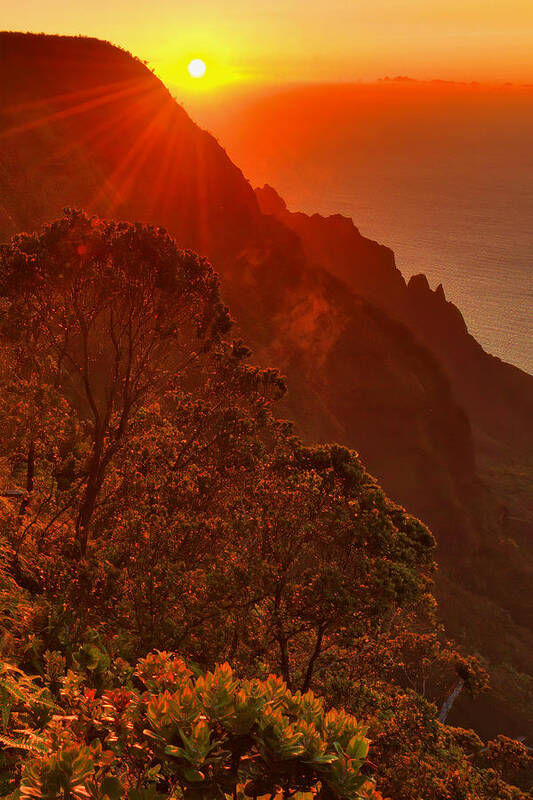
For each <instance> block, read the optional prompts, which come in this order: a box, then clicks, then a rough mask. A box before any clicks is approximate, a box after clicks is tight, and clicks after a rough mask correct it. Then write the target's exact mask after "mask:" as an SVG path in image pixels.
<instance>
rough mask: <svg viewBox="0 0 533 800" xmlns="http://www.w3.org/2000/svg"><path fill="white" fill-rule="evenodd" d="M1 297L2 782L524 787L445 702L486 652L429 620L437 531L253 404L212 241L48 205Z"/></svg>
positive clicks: (343, 459) (328, 450)
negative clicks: (59, 214) (208, 254)
mask: <svg viewBox="0 0 533 800" xmlns="http://www.w3.org/2000/svg"><path fill="white" fill-rule="evenodd" d="M0 298H1V304H2V315H1V318H0V346H1V348H2V361H1V364H2V368H1V369H2V371H1V375H0V378H1V384H2V386H1V395H0V404H1V411H2V419H3V422H4V437H3V440H2V445H1V447H2V451H1V454H0V455H1V458H2V471H3V478H4V483H5V486H6V492H5V493H4V504H3V506H2V508H1V514H0V524H1V531H0V533H1V538H0V543H1V547H2V570H1V572H0V624H1V626H2V631H1V633H2V652H1V655H2V657H3V658H4V659H5V662H4V667H3V673H2V683H1V687H2V693H3V695H2V697H3V717H2V723H3V727H4V739H3V741H4V745H5V748H6V749H5V754H4V756H3V759H4V760H3V763H2V768H3V770H4V787H3V789H4V793H5V792H6V791H14V792H15V794H14V795H13V797H19V796H20V797H40V796H43V797H50V798H52V797H94V798H99V797H102V798H103V797H104V796H106V795H107V796H109V797H111V798H112V797H122V796H126V795H128V796H129V797H131V798H133V799H135V798H139V800H140V799H141V798H149V797H153V798H156V797H158V796H164V797H178V796H182V795H184V794H185V795H188V796H191V797H192V795H195V796H197V797H205V798H210V797H215V796H216V797H222V796H224V795H233V796H234V797H237V796H239V794H240V793H242V792H244V793H246V794H249V795H251V796H258V795H265V794H268V795H270V796H274V795H276V793H282V794H283V796H284V797H290V796H292V794H293V793H295V792H304V793H305V792H308V791H311V792H314V793H318V794H320V796H321V797H323V798H333V797H338V798H351V797H353V798H355V797H357V796H359V794H360V793H363V794H362V795H361V796H372V793H373V792H374V790H373V788H372V786H371V785H370V784H369V783H368V778H369V777H370V776H374V777H375V778H376V780H377V783H378V788H380V789H381V790H382V791H383V792H384V793H387V794H390V795H391V796H392V797H393V798H394V800H396V798H397V799H398V800H403V799H404V798H405V800H408V799H411V800H414V798H419V797H428V798H435V800H441V799H442V800H454V799H455V798H461V797H463V798H465V799H466V798H470V799H471V800H475V799H478V798H479V799H481V798H486V799H487V800H488V798H494V797H501V798H509V799H511V798H512V799H513V800H518V798H521V797H525V796H526V795H524V794H522V792H521V791H520V790H519V789H516V788H513V787H512V786H511V785H509V784H508V783H507V781H515V780H519V781H522V782H524V781H526V780H527V770H528V767H529V761H530V759H529V756H528V751H527V749H526V748H524V746H523V745H520V743H517V742H514V743H513V742H512V740H504V739H503V738H501V739H500V740H496V742H494V743H490V744H489V745H488V747H487V748H485V747H484V746H483V743H481V742H480V741H479V740H478V739H477V737H476V736H475V734H473V733H472V732H466V731H460V730H458V729H453V728H449V727H447V726H446V725H445V724H443V723H444V722H445V720H446V716H447V713H448V711H449V708H450V707H451V705H452V704H453V701H454V699H455V698H456V697H457V696H459V694H460V692H461V691H463V690H464V691H468V692H470V693H471V694H472V695H475V694H476V693H477V692H479V691H483V689H484V688H486V685H487V675H486V672H485V671H484V669H483V667H482V665H481V664H480V663H479V662H478V661H477V660H476V659H474V658H473V657H471V656H469V655H467V654H462V653H459V652H457V650H456V648H455V647H454V646H453V644H452V643H450V642H447V641H446V640H445V639H444V638H443V636H442V633H441V631H440V630H439V628H438V626H437V624H436V620H435V603H434V600H433V598H432V596H431V594H430V580H431V575H432V572H433V569H434V565H433V561H432V557H433V546H434V542H433V538H432V536H431V534H430V533H429V531H428V530H427V529H426V528H425V527H424V526H423V525H422V524H421V523H420V522H419V521H418V520H416V519H415V518H413V517H411V516H410V515H409V514H407V513H406V512H405V510H404V509H402V508H400V507H399V506H397V505H396V504H394V503H393V502H391V501H390V500H389V499H388V498H387V497H386V496H385V494H384V493H383V491H382V490H381V488H380V487H379V486H378V484H377V483H376V481H375V480H374V479H373V478H372V477H371V476H370V475H369V474H368V473H367V472H366V470H365V469H364V467H363V466H362V464H361V463H360V461H359V459H358V457H357V454H356V453H354V452H352V451H349V450H347V449H346V448H343V447H340V446H337V445H322V446H318V447H309V446H305V445H304V444H302V443H301V442H300V441H299V440H298V438H297V437H295V436H294V435H293V432H292V430H291V426H290V424H289V423H286V422H284V421H280V420H277V419H276V418H275V417H274V416H273V413H272V405H273V403H274V402H275V401H276V400H277V399H278V398H279V397H281V396H282V394H283V392H284V391H285V385H284V381H283V379H282V378H281V376H280V375H279V374H278V373H277V371H275V370H272V369H267V370H261V369H258V368H256V367H253V366H251V365H250V364H249V363H248V362H247V358H248V355H249V353H248V350H247V349H246V347H244V345H243V344H242V343H241V342H239V341H234V342H232V343H230V342H228V341H225V339H224V337H225V336H226V335H227V334H228V332H229V330H230V326H231V320H230V317H229V314H228V311H227V309H226V308H225V307H224V305H223V304H222V302H221V299H220V296H219V287H218V280H217V278H216V275H215V274H214V273H213V271H212V269H211V267H210V265H209V264H208V263H207V262H206V261H205V260H203V259H200V258H198V257H197V256H196V255H194V254H193V253H189V252H183V251H180V250H178V249H177V247H176V245H175V244H174V242H173V241H172V240H171V239H170V238H169V237H168V236H167V234H166V233H165V232H164V231H162V230H160V229H155V228H152V227H148V226H141V225H129V224H126V223H115V222H103V221H100V220H98V219H95V218H88V217H86V216H85V215H83V214H81V213H79V212H68V213H67V214H66V215H65V216H64V217H63V218H62V219H61V220H59V221H57V222H55V223H53V224H52V225H50V226H48V227H46V228H45V229H44V230H43V232H42V233H41V234H39V235H37V234H34V235H27V234H24V235H21V236H18V237H16V238H15V239H14V240H13V242H12V244H11V245H10V246H7V247H5V248H4V249H3V250H2V252H1V256H0ZM154 650H155V651H165V652H166V651H173V652H175V653H179V658H178V657H175V656H166V655H164V654H159V655H158V654H157V653H156V654H153V651H154ZM150 652H152V655H148V656H147V655H146V654H147V653H150ZM181 658H184V659H185V662H183V661H181V660H180V659H181ZM139 659H140V660H139ZM226 661H227V662H230V663H231V664H232V667H233V669H234V670H235V675H234V674H233V673H232V672H231V670H230V668H229V667H228V666H223V667H220V666H219V667H216V665H217V664H221V663H223V662H226ZM135 663H137V667H136V668H134V667H133V665H134V664H135ZM185 663H187V665H188V666H185ZM206 670H214V672H207V674H205V675H203V673H204V672H205V671H206ZM272 673H276V674H278V675H279V676H280V678H273V677H271V675H272ZM236 676H238V677H236ZM269 676H270V677H269ZM310 690H312V691H318V692H320V694H321V695H322V696H323V698H324V700H318V699H317V698H316V697H315V696H314V695H313V694H311V693H310ZM332 705H333V706H337V707H343V708H344V709H345V711H344V712H338V713H334V712H329V711H327V712H326V710H325V709H327V708H329V707H330V706H332ZM439 708H440V714H439ZM351 714H355V716H356V717H357V719H361V720H364V724H365V727H367V728H368V730H369V734H370V738H371V739H372V740H373V744H372V750H371V752H370V758H369V759H368V760H367V762H366V764H365V766H364V768H363V771H362V772H361V767H362V762H363V759H364V756H366V749H367V744H366V739H365V738H364V733H363V729H362V727H361V726H360V725H359V724H358V723H356V722H355V719H354V718H353V717H352V716H350V715H351ZM68 781H70V785H69V783H68ZM364 786H366V788H363V787H364ZM17 787H18V788H17ZM365 792H366V795H365ZM358 793H359V794H358Z"/></svg>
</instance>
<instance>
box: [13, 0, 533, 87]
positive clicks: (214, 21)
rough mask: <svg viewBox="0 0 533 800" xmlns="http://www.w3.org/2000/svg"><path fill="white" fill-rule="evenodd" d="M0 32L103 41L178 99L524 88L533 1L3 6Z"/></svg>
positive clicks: (51, 1)
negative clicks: (210, 93) (296, 90)
mask: <svg viewBox="0 0 533 800" xmlns="http://www.w3.org/2000/svg"><path fill="white" fill-rule="evenodd" d="M0 26H1V27H2V28H4V29H8V30H31V31H44V32H46V33H69V34H79V33H82V34H86V35H91V36H98V37H100V38H105V39H109V40H111V41H112V42H114V43H116V44H119V45H122V46H123V47H125V48H126V49H128V50H131V51H132V52H134V53H135V54H136V55H138V56H139V57H141V58H143V59H146V60H148V61H149V62H150V64H151V65H152V67H153V68H154V69H155V71H156V72H157V73H158V75H160V77H162V78H163V79H164V80H165V81H166V82H167V83H169V84H171V85H173V86H176V87H178V88H180V87H181V88H182V89H183V91H184V94H187V92H189V91H191V90H192V91H195V92H196V91H205V90H206V89H207V90H209V89H213V88H216V87H218V86H221V85H225V84H226V85H228V84H235V83H246V82H253V83H269V84H272V83H284V82H288V83H290V82H301V81H312V82H316V81H354V80H355V81H357V80H369V79H370V80H372V79H375V78H377V77H380V76H383V75H387V74H390V75H398V74H402V75H410V76H413V77H417V78H435V77H438V78H445V79H454V80H480V81H494V80H496V81H518V82H526V83H529V82H533V58H532V53H533V0H370V2H369V0H189V1H188V2H185V0H91V2H86V3H85V2H83V3H82V2H78V0H0ZM0 55H1V54H0ZM197 56H198V57H201V58H203V59H204V60H205V61H206V63H207V65H208V73H207V76H206V78H205V79H202V81H196V82H194V81H193V79H192V78H190V77H189V76H188V74H187V71H186V66H187V63H188V61H189V60H190V59H191V58H194V57H197Z"/></svg>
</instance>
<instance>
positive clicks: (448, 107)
mask: <svg viewBox="0 0 533 800" xmlns="http://www.w3.org/2000/svg"><path fill="white" fill-rule="evenodd" d="M192 105H193V106H194V103H192ZM186 107H187V106H186ZM190 111H191V114H192V115H193V117H194V118H195V119H197V120H198V121H199V122H200V124H203V125H204V126H205V127H207V128H208V129H209V130H210V131H211V132H212V133H214V134H215V135H216V136H217V138H218V139H219V141H220V143H221V144H222V145H223V146H224V147H226V149H227V150H228V153H229V155H230V156H231V157H232V159H233V160H234V161H235V163H237V164H238V165H239V166H240V167H241V168H242V169H243V172H244V174H245V175H246V176H247V177H248V178H249V180H250V181H251V183H252V184H253V185H262V184H264V183H270V184H271V185H273V186H274V187H275V188H276V189H277V190H278V191H279V192H280V194H281V195H282V196H283V197H284V199H285V200H286V202H287V205H288V206H289V208H290V209H291V210H300V211H305V212H307V213H311V214H312V213H315V212H319V213H323V214H334V213H341V214H345V215H347V216H349V217H352V218H353V220H354V222H355V224H356V225H357V226H358V228H359V229H360V231H361V232H362V233H363V234H364V235H365V236H369V237H370V238H372V239H376V240H377V241H379V242H382V243H384V244H387V245H388V246H390V247H391V248H392V249H393V250H394V252H395V255H396V262H397V265H398V267H399V268H400V269H401V271H402V273H403V274H404V276H405V277H406V278H408V277H409V276H411V275H413V274H416V273H420V272H424V273H425V274H426V275H427V277H428V279H429V282H430V285H431V286H432V287H433V288H435V287H436V286H437V285H438V284H439V283H442V284H443V287H444V290H445V292H446V296H447V298H448V299H449V300H452V301H453V302H454V303H456V305H457V306H458V307H459V308H460V310H461V312H462V313H463V316H464V318H465V320H466V322H467V325H468V327H469V329H470V331H471V333H472V334H473V335H474V336H475V337H476V338H477V339H478V341H479V342H480V343H481V344H482V345H483V347H484V348H485V349H486V350H487V351H488V352H490V353H492V354H494V355H496V356H499V357H500V358H502V359H504V360H506V361H509V362H511V363H512V364H515V365H517V366H519V367H521V368H522V369H524V370H526V371H527V372H530V373H533V337H532V331H533V88H517V87H500V88H487V87H476V86H468V87H466V86H449V85H446V84H422V85H418V84H408V85H404V84H402V83H397V82H395V81H391V82H390V83H387V82H382V83H380V84H374V85H366V86H365V85H353V86H337V87H296V88H292V89H290V90H284V91H280V90H278V91H271V92H263V93H262V94H261V95H260V96H258V97H254V96H252V97H248V96H247V97H238V98H233V99H232V100H231V101H229V102H228V103H227V104H224V103H222V102H220V103H218V104H214V105H211V106H209V104H204V105H197V106H195V107H193V108H190Z"/></svg>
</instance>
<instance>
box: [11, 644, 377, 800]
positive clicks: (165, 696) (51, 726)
mask: <svg viewBox="0 0 533 800" xmlns="http://www.w3.org/2000/svg"><path fill="white" fill-rule="evenodd" d="M128 684H129V685H128ZM0 685H1V691H2V693H3V694H2V700H3V708H6V709H8V710H7V712H6V713H5V714H4V717H3V723H4V729H5V730H6V734H5V735H4V736H3V743H4V747H5V751H4V756H3V759H4V768H7V769H9V770H11V772H12V773H16V774H18V775H20V779H19V780H18V781H16V783H18V785H17V786H16V788H15V792H16V794H13V795H12V796H13V797H20V798H27V800H30V799H33V798H35V800H37V799H38V798H39V799H40V798H49V800H52V798H72V799H74V798H80V800H81V798H91V800H97V799H99V798H102V799H103V798H105V797H108V798H110V800H114V798H117V800H118V798H121V797H126V796H127V797H128V798H130V799H131V800H148V798H153V800H156V798H164V797H181V796H183V797H188V798H191V799H197V800H203V798H205V800H209V799H210V798H213V799H215V798H224V797H227V796H233V797H236V796H246V797H259V796H262V795H269V796H276V795H278V794H279V795H280V796H281V795H283V797H290V796H292V795H293V794H294V793H295V792H304V793H311V794H313V795H317V796H319V797H320V798H324V800H350V799H351V798H359V797H360V798H375V799H376V800H377V798H379V797H380V795H379V794H378V793H376V792H375V791H374V788H373V784H372V783H371V782H370V781H369V780H368V779H367V777H365V775H364V774H363V772H362V767H363V764H364V761H365V758H366V755H367V752H368V746H369V742H368V739H367V738H366V737H365V731H364V728H363V727H362V726H361V725H360V723H359V722H358V721H357V720H356V719H355V718H354V717H352V716H350V715H348V714H346V713H345V712H343V711H326V710H325V708H324V704H323V701H322V700H321V699H320V698H318V697H316V696H315V695H314V694H313V693H312V692H307V693H305V694H302V693H301V692H295V693H293V692H291V691H289V690H288V689H287V686H286V684H285V683H284V682H283V681H282V680H281V679H280V678H277V677H275V676H273V675H271V676H269V677H268V679H267V680H265V681H261V680H257V679H255V680H238V679H237V678H236V677H235V675H234V674H233V672H232V670H231V667H230V666H229V665H228V664H223V665H220V666H217V667H216V668H215V669H214V671H213V672H207V673H205V674H201V675H199V676H198V677H194V674H193V672H192V671H191V670H190V669H189V668H188V667H187V665H186V664H185V663H184V662H183V661H182V660H181V659H179V658H177V657H176V656H174V655H172V654H168V653H160V652H157V653H154V654H151V655H149V656H147V657H146V658H145V659H142V660H141V661H140V662H139V663H138V665H137V668H136V669H135V672H134V675H133V679H132V680H131V681H128V682H127V684H126V685H119V686H116V687H115V688H111V689H107V690H105V691H103V692H102V693H100V694H98V692H97V691H96V689H94V688H91V687H90V685H89V684H88V682H87V680H85V679H84V678H83V677H82V676H81V675H80V674H78V675H75V674H73V673H72V672H69V673H67V675H66V676H63V677H62V678H61V680H60V683H59V688H58V692H57V695H58V697H57V701H55V700H54V699H53V697H52V694H51V692H50V691H49V689H48V688H47V687H46V686H39V681H38V680H37V679H34V678H29V677H28V676H26V675H25V674H24V673H22V672H21V671H20V670H18V669H17V668H15V667H12V666H10V665H7V664H4V665H3V666H2V683H1V684H0ZM8 732H9V735H8Z"/></svg>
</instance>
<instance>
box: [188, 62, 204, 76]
mask: <svg viewBox="0 0 533 800" xmlns="http://www.w3.org/2000/svg"><path fill="white" fill-rule="evenodd" d="M206 69H207V67H206V66H205V62H204V61H202V59H201V58H194V59H193V60H192V61H191V63H190V64H189V66H188V70H189V75H190V76H191V78H203V77H204V75H205V71H206Z"/></svg>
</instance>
